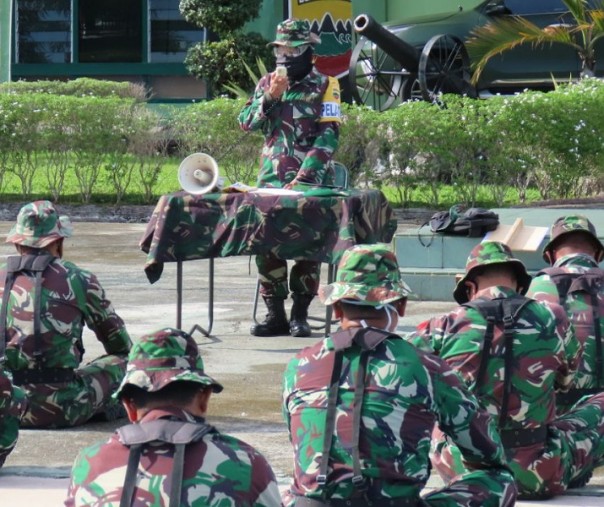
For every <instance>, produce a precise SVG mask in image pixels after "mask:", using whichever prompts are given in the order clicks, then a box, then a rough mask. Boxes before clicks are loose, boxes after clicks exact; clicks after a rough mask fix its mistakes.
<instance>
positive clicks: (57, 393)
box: [0, 201, 130, 428]
mask: <svg viewBox="0 0 604 507" xmlns="http://www.w3.org/2000/svg"><path fill="white" fill-rule="evenodd" d="M69 236H71V226H70V223H69V219H68V218H67V217H59V216H58V215H57V212H56V210H55V208H54V206H53V205H52V203H50V202H49V201H36V202H32V203H30V204H27V205H25V206H23V207H22V208H21V210H20V211H19V215H18V217H17V223H16V225H15V226H14V227H13V228H12V230H11V231H10V233H9V235H8V237H7V239H6V241H7V242H8V243H13V244H14V245H15V247H16V249H17V251H18V253H19V255H16V256H10V257H8V258H7V260H6V263H4V264H3V265H2V266H1V267H0V298H1V300H2V307H1V310H0V329H1V332H0V336H3V337H6V361H5V364H4V367H5V369H6V370H7V371H8V372H9V373H10V375H11V376H12V381H13V384H14V386H15V390H22V391H23V393H24V395H25V396H26V398H27V401H28V408H27V410H26V411H25V413H24V414H23V419H22V421H21V426H23V427H35V428H41V427H62V426H75V425H79V424H83V423H85V422H86V421H88V420H89V419H90V418H91V417H92V416H94V415H96V414H99V415H101V416H104V417H107V418H111V416H113V415H114V414H115V407H117V406H118V405H117V404H116V403H115V402H114V401H112V400H111V394H112V393H113V392H114V391H115V389H116V388H117V387H118V386H119V384H120V382H121V380H122V378H123V376H124V372H125V369H126V355H127V354H128V350H129V349H130V337H129V336H128V333H127V331H126V327H125V326H124V322H123V321H122V319H121V318H120V317H119V316H118V315H117V314H116V313H115V311H114V309H113V307H112V306H111V303H110V302H109V300H108V299H107V298H106V296H105V291H104V290H103V287H102V286H101V284H100V283H99V281H98V280H97V278H96V276H94V275H93V274H92V273H90V272H89V271H86V270H83V269H81V268H79V267H78V266H76V265H75V264H73V263H72V262H69V261H65V260H63V259H62V257H63V240H64V238H68V237H69ZM84 323H86V325H87V326H88V327H89V328H90V329H92V330H93V331H94V333H95V334H96V336H97V338H98V339H99V341H100V342H101V343H102V344H103V346H104V348H105V351H106V352H107V355H105V356H102V357H100V358H97V359H95V360H93V361H91V362H90V363H88V364H86V365H84V366H83V367H80V364H81V362H82V356H83V354H84V346H83V343H82V332H83V325H84Z"/></svg>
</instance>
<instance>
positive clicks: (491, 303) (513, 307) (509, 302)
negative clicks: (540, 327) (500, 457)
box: [462, 294, 533, 428]
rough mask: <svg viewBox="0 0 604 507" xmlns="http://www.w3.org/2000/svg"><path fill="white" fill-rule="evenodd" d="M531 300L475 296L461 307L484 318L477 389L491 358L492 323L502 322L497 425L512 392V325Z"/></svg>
mask: <svg viewBox="0 0 604 507" xmlns="http://www.w3.org/2000/svg"><path fill="white" fill-rule="evenodd" d="M531 301H533V300H532V299H531V298H527V297H525V296H521V295H520V294H518V295H516V296H513V297H509V298H502V299H481V298H479V299H475V300H473V301H469V302H467V303H464V304H463V305H462V306H465V307H466V308H473V309H474V310H476V311H478V312H480V313H481V314H482V316H483V317H484V318H485V319H486V321H487V328H486V330H485V335H484V340H483V348H482V351H481V354H480V366H479V367H478V373H477V375H476V386H475V388H476V389H479V388H480V387H482V385H483V384H484V378H485V375H486V373H487V365H488V362H489V360H490V358H491V349H492V343H493V337H494V330H495V324H497V323H503V334H504V370H503V398H502V400H501V412H500V414H499V427H500V428H501V427H503V426H504V423H505V420H506V418H507V415H508V406H509V400H510V394H511V392H512V369H513V366H514V364H513V363H514V324H515V323H516V321H517V320H518V317H519V315H520V312H521V311H522V309H523V308H524V307H525V306H526V305H527V304H528V303H530V302H531Z"/></svg>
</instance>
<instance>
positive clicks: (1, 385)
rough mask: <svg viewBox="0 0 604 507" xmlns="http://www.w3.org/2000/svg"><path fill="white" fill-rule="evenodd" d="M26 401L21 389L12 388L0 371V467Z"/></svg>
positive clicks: (13, 442)
mask: <svg viewBox="0 0 604 507" xmlns="http://www.w3.org/2000/svg"><path fill="white" fill-rule="evenodd" d="M26 405H27V401H26V399H25V396H24V394H23V392H22V391H21V390H13V386H12V384H11V382H10V380H9V378H8V377H7V376H6V375H5V374H4V373H3V372H1V371H0V467H1V466H2V465H3V464H4V461H5V460H6V457H7V456H8V455H9V454H10V453H11V451H12V450H13V448H14V447H15V444H16V443H17V438H18V436H19V421H20V419H21V415H22V414H23V412H24V411H25V407H26Z"/></svg>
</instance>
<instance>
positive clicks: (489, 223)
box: [447, 208, 499, 238]
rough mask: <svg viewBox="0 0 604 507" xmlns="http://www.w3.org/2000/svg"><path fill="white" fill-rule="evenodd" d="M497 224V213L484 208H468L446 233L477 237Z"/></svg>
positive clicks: (495, 227) (492, 229) (491, 229)
mask: <svg viewBox="0 0 604 507" xmlns="http://www.w3.org/2000/svg"><path fill="white" fill-rule="evenodd" d="M498 225H499V215H498V214H497V213H494V212H493V211H490V210H488V209H485V208H470V209H468V210H466V211H465V212H464V213H463V214H462V215H461V216H459V217H458V218H457V220H455V221H454V222H453V225H452V226H451V228H450V230H447V233H448V234H457V235H460V236H468V237H470V238H478V237H480V236H484V235H485V234H486V233H487V232H489V231H494V230H495V229H497V226H498Z"/></svg>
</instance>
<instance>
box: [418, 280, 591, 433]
mask: <svg viewBox="0 0 604 507" xmlns="http://www.w3.org/2000/svg"><path fill="white" fill-rule="evenodd" d="M514 294H515V292H514V291H513V290H512V289H509V288H506V287H490V288H487V289H483V290H481V291H479V292H478V293H477V294H476V298H475V299H477V298H484V299H495V298H506V297H510V296H512V295H514ZM486 327H487V322H486V319H485V318H484V317H483V315H482V314H481V313H480V312H478V311H477V310H475V309H474V308H466V307H464V306H460V307H458V308H456V309H455V310H453V311H452V312H450V313H448V314H446V315H444V316H442V317H437V318H433V319H431V320H429V321H427V322H424V323H422V324H420V325H419V326H418V329H417V334H415V335H411V336H410V337H408V339H410V341H411V342H412V343H414V344H415V345H417V346H420V347H428V349H432V350H433V351H434V352H435V353H436V354H437V355H439V356H440V357H441V358H443V359H444V360H445V361H447V363H449V365H451V366H452V367H453V369H454V370H455V371H457V372H458V373H459V374H460V375H461V376H462V378H463V379H464V380H465V382H466V384H467V385H468V386H469V387H470V388H471V389H472V390H473V392H474V394H476V396H477V397H478V399H479V400H480V401H481V403H482V405H483V406H484V407H485V408H486V409H487V410H488V412H489V413H490V414H492V415H493V416H498V415H499V413H500V411H501V405H502V399H503V390H504V383H503V371H504V366H503V365H504V355H503V348H504V347H503V344H504V336H503V325H501V324H497V325H496V326H495V332H494V338H493V344H492V346H491V358H490V360H489V363H488V365H487V369H486V375H485V379H486V380H484V382H483V383H482V385H481V387H480V388H479V389H478V390H475V388H476V383H477V380H478V379H477V378H476V377H477V373H478V369H479V365H480V357H481V354H482V347H483V343H484V335H485V331H486ZM580 352H581V348H580V345H579V342H578V341H577V339H576V338H575V336H574V333H573V332H572V327H571V326H570V324H569V321H568V319H567V317H566V314H565V312H564V309H563V308H562V307H561V306H560V305H544V304H540V303H538V302H536V301H532V302H530V303H529V304H527V305H526V306H525V307H524V308H522V310H521V311H520V314H519V318H518V319H517V320H516V322H515V324H514V347H513V362H512V364H513V370H512V381H511V393H510V397H509V405H508V416H507V420H506V421H504V424H503V426H502V429H518V428H536V427H539V426H542V425H545V424H547V423H549V422H551V421H552V420H553V419H554V417H555V415H556V395H555V390H556V389H560V390H562V391H565V390H568V388H569V386H570V385H571V383H572V380H573V375H574V373H575V370H576V368H577V365H578V361H579V359H580Z"/></svg>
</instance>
